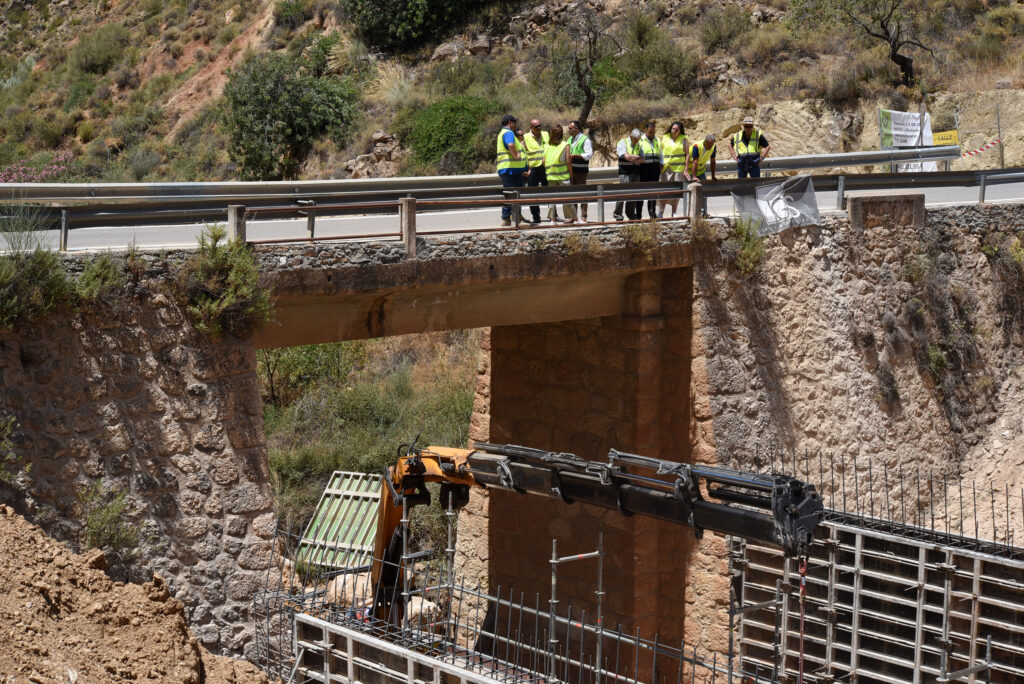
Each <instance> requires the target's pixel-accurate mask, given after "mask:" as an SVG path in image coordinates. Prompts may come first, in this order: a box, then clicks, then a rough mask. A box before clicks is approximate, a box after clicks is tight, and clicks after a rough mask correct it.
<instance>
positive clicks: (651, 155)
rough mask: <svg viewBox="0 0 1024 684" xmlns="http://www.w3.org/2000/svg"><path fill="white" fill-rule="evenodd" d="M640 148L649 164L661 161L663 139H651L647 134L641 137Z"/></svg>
mask: <svg viewBox="0 0 1024 684" xmlns="http://www.w3.org/2000/svg"><path fill="white" fill-rule="evenodd" d="M640 150H641V152H642V154H643V155H644V161H645V162H646V163H648V164H653V163H654V162H660V161H661V141H660V140H658V139H657V138H655V139H654V140H651V139H650V138H648V137H647V136H646V135H644V136H641V137H640Z"/></svg>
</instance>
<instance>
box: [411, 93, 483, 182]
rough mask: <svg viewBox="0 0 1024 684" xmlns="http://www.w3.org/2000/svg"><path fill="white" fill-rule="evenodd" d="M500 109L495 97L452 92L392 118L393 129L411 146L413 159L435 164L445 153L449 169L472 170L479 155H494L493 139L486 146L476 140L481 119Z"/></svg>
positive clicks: (481, 122) (479, 137)
mask: <svg viewBox="0 0 1024 684" xmlns="http://www.w3.org/2000/svg"><path fill="white" fill-rule="evenodd" d="M500 111H501V104H500V103H499V102H497V101H495V100H489V99H486V98H482V97H474V96H471V95H455V96H452V97H448V98H445V99H443V100H440V101H438V102H435V103H434V104H432V105H430V106H429V107H426V108H424V109H419V110H417V111H414V112H408V111H406V112H405V113H404V116H401V117H399V118H398V119H397V120H396V122H395V126H394V129H395V132H396V133H397V134H398V135H399V137H400V138H401V139H402V142H403V143H404V144H406V145H408V146H409V147H411V148H412V151H413V160H414V161H415V162H418V163H421V164H437V163H438V162H440V161H441V159H442V157H445V156H446V155H447V159H446V162H447V164H446V165H447V166H448V167H449V169H450V170H454V171H455V172H458V171H465V170H472V169H475V168H476V166H477V163H478V161H479V160H480V158H481V155H484V158H487V157H489V158H490V159H491V160H493V158H494V154H495V152H494V150H495V142H494V141H490V143H491V144H490V147H489V148H488V147H487V146H486V145H483V146H478V145H477V144H476V143H477V142H479V141H480V139H482V137H483V136H482V135H481V132H482V130H483V128H484V122H485V121H487V120H488V119H489V118H491V117H494V116H495V115H497V113H498V112H500ZM495 135H497V132H495ZM485 142H486V141H485Z"/></svg>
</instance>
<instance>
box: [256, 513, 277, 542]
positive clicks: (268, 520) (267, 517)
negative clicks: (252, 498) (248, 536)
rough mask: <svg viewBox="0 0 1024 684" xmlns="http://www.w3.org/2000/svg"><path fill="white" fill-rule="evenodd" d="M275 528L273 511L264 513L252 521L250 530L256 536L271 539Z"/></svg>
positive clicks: (275, 518) (275, 521) (275, 522)
mask: <svg viewBox="0 0 1024 684" xmlns="http://www.w3.org/2000/svg"><path fill="white" fill-rule="evenodd" d="M276 530H277V517H276V516H275V515H274V514H273V513H264V514H263V515H260V516H257V517H256V519H255V520H253V521H252V531H253V534H255V535H256V536H258V537H262V538H263V539H271V538H273V536H274V533H275V532H276Z"/></svg>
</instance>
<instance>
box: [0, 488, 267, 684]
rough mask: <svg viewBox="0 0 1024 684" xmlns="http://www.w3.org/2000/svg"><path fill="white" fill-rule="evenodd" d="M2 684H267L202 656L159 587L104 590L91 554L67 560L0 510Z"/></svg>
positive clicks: (158, 583) (34, 530)
mask: <svg viewBox="0 0 1024 684" xmlns="http://www.w3.org/2000/svg"><path fill="white" fill-rule="evenodd" d="M0 538H2V539H3V540H4V553H3V556H2V558H0V581H2V583H3V586H4V591H3V592H2V593H0V622H2V623H3V627H2V628H0V635H2V637H0V638H2V640H3V643H4V647H3V648H0V676H3V678H4V681H12V682H13V681H29V682H69V681H70V682H76V681H82V682H103V681H107V682H110V681H129V680H131V681H164V682H171V681H173V682H183V683H186V682H187V683H190V684H201V683H204V682H205V683H207V684H214V683H217V684H234V683H241V682H255V683H257V684H260V683H262V684H266V682H267V677H266V675H264V674H263V673H262V672H260V671H259V670H258V669H257V668H256V667H255V666H254V665H251V664H250V663H246V662H242V661H236V660H232V659H230V658H225V657H222V656H213V655H210V653H208V652H207V651H206V649H204V648H203V647H202V646H200V645H199V642H198V641H196V639H195V637H194V636H192V635H191V634H190V633H189V630H188V628H187V627H186V625H185V610H184V606H183V605H182V603H181V601H178V600H177V599H174V598H171V595H170V592H169V591H168V589H167V585H166V584H165V583H164V581H163V580H162V579H160V578H159V577H154V578H153V580H152V581H150V582H147V583H146V584H141V585H140V584H123V583H121V582H113V581H111V579H110V578H109V577H108V576H107V575H106V573H105V572H103V570H104V568H105V567H106V559H105V558H104V557H103V553H102V552H100V551H96V550H94V551H92V552H90V553H89V554H87V555H84V556H79V555H75V554H73V553H71V552H69V551H68V550H67V548H65V547H64V546H63V545H61V544H59V543H57V542H55V541H53V540H52V539H50V538H49V537H47V536H46V534H45V533H43V531H42V530H41V529H39V528H38V527H36V526H35V525H32V524H30V523H28V522H27V521H26V520H25V519H24V518H22V517H20V516H18V515H15V514H14V512H13V510H11V509H10V508H9V507H7V506H0Z"/></svg>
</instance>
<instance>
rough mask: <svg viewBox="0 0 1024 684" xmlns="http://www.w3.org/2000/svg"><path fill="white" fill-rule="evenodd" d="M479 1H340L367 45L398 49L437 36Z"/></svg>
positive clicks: (455, 23) (479, 0)
mask: <svg viewBox="0 0 1024 684" xmlns="http://www.w3.org/2000/svg"><path fill="white" fill-rule="evenodd" d="M482 4H483V3H482V2H481V0H343V2H342V8H343V10H344V12H345V14H346V15H347V16H348V18H349V20H350V21H352V23H354V24H355V25H356V28H357V29H358V30H359V33H360V34H361V37H362V39H363V40H364V41H365V42H366V43H367V44H368V45H373V46H375V47H379V48H382V49H384V50H388V51H391V52H402V51H407V50H411V49H413V48H416V47H419V46H420V45H422V44H423V43H425V42H427V41H430V40H436V39H437V38H439V37H441V35H443V33H444V32H445V31H451V30H452V29H454V28H456V27H457V26H459V25H461V24H462V23H463V22H465V20H466V16H467V14H468V13H469V12H470V10H472V9H474V8H476V7H479V6H480V5H482Z"/></svg>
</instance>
